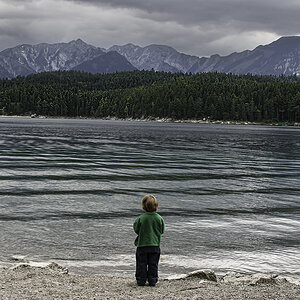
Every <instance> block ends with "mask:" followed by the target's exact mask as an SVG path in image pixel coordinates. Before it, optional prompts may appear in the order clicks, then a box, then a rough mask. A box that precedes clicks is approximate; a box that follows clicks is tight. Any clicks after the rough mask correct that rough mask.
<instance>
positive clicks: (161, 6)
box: [0, 0, 300, 56]
mask: <svg viewBox="0 0 300 300" xmlns="http://www.w3.org/2000/svg"><path fill="white" fill-rule="evenodd" d="M299 13H300V1H298V0H297V1H294V0H287V1H282V0H281V1H278V0H265V1H261V0H259V1H258V0H252V1H249V0H247V1H246V0H185V1H182V0H181V1H179V0H147V1H146V0H139V1H138V0H109V1H108V0H100V1H96V0H84V1H82V0H10V1H5V0H0V49H4V48H6V47H9V46H15V45H17V44H21V43H39V42H50V43H52V42H60V41H64V42H67V41H70V40H72V39H77V38H82V39H83V40H85V41H86V42H88V43H91V44H93V45H96V46H101V47H106V48H107V47H109V46H111V45H113V44H125V43H130V42H132V43H134V44H138V45H141V46H145V45H149V44H152V43H156V44H168V45H170V46H172V47H174V48H176V49H177V50H179V51H181V52H185V53H188V54H194V55H199V56H203V55H205V56H208V55H211V54H214V53H219V54H221V55H225V54H229V53H231V52H233V51H242V50H245V49H253V48H254V47H255V46H257V45H259V44H267V43H270V42H271V41H273V40H275V39H277V38H279V37H280V36H283V35H299V34H300V21H299V19H300V18H299V17H298V16H299Z"/></svg>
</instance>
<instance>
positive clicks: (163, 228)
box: [161, 219, 165, 234]
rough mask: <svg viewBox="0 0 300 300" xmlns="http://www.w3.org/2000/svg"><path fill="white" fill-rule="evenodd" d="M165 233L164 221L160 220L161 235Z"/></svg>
mask: <svg viewBox="0 0 300 300" xmlns="http://www.w3.org/2000/svg"><path fill="white" fill-rule="evenodd" d="M164 232H165V222H164V219H161V234H163V233H164Z"/></svg>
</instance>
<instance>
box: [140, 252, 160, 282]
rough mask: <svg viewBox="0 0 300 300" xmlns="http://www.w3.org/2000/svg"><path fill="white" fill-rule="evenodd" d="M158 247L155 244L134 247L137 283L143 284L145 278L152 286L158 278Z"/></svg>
mask: <svg viewBox="0 0 300 300" xmlns="http://www.w3.org/2000/svg"><path fill="white" fill-rule="evenodd" d="M159 257H160V248H159V247H155V246H151V247H150V246H148V247H137V248H136V273H135V277H136V281H137V284H138V285H145V283H146V281H147V279H148V282H149V285H152V286H154V285H155V284H156V283H157V280H158V262H159Z"/></svg>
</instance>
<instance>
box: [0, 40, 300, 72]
mask: <svg viewBox="0 0 300 300" xmlns="http://www.w3.org/2000/svg"><path fill="white" fill-rule="evenodd" d="M136 69H138V70H151V69H154V70H155V71H165V72H183V73H189V72H191V73H197V72H199V73H201V72H224V73H233V74H247V73H252V74H258V75H282V74H283V75H297V76H300V37H299V36H290V37H282V38H280V39H278V40H277V41H274V42H273V43H271V44H268V45H265V46H262V45H261V46H258V47H257V48H255V49H254V50H245V51H243V52H239V53H237V52H234V53H232V54H230V55H227V56H220V55H218V54H215V55H212V56H211V57H197V56H191V55H187V54H184V53H180V52H178V51H176V50H175V49H174V48H172V47H169V46H164V45H149V46H146V47H140V46H137V45H133V44H127V45H123V46H117V45H115V46H112V47H110V48H109V49H103V48H99V47H95V46H92V45H89V44H87V43H85V42H84V41H82V40H81V39H78V40H73V41H71V42H69V43H57V44H47V43H43V44H38V45H27V44H25V45H19V46H16V47H14V48H9V49H5V50H3V51H1V52H0V78H14V77H16V76H26V75H28V74H32V73H39V72H49V71H57V70H78V71H84V72H90V73H113V72H120V71H132V70H136Z"/></svg>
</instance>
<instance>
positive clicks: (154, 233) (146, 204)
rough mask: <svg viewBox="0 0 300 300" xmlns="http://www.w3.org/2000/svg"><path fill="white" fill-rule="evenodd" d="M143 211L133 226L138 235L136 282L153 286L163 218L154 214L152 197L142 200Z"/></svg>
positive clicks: (156, 271) (148, 196)
mask: <svg viewBox="0 0 300 300" xmlns="http://www.w3.org/2000/svg"><path fill="white" fill-rule="evenodd" d="M142 208H143V210H144V211H145V213H144V214H142V215H140V216H139V217H138V218H137V219H136V220H135V222H134V224H133V229H134V231H135V233H136V234H137V235H138V236H137V238H136V239H135V243H134V244H135V245H136V246H137V248H136V273H135V277H136V281H137V284H138V285H141V286H143V285H145V283H146V281H147V280H148V283H149V285H150V286H155V284H156V283H157V280H158V262H159V257H160V239H161V235H162V234H163V233H164V231H165V224H164V220H163V218H162V217H161V216H160V215H159V214H158V213H157V212H156V211H157V208H158V201H157V199H156V198H155V197H154V196H152V195H146V196H145V197H144V198H143V200H142Z"/></svg>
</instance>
